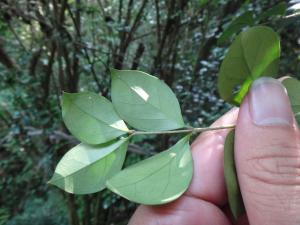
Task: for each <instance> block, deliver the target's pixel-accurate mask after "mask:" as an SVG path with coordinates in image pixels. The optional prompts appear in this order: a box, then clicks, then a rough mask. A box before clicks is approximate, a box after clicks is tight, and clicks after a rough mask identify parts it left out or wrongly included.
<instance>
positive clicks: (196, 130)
mask: <svg viewBox="0 0 300 225" xmlns="http://www.w3.org/2000/svg"><path fill="white" fill-rule="evenodd" d="M231 128H235V125H226V126H218V127H193V128H188V129H183V130H166V131H136V130H130V131H129V133H130V134H131V136H134V135H145V134H181V133H201V132H204V131H212V130H222V129H231Z"/></svg>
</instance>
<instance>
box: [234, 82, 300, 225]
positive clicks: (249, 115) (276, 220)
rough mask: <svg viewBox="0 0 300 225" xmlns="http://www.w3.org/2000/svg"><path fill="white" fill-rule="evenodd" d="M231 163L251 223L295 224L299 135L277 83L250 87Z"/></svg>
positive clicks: (299, 207) (299, 181)
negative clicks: (234, 168)
mask: <svg viewBox="0 0 300 225" xmlns="http://www.w3.org/2000/svg"><path fill="white" fill-rule="evenodd" d="M235 160H236V167H237V173H238V179H239V183H240V187H241V192H242V196H243V199H244V203H245V207H246V211H247V215H248V219H249V222H250V224H251V225H261V224H268V225H275V224H276V225H278V224H280V225H285V224H289V225H293V224H299V223H300V214H299V210H300V197H299V196H300V169H299V168H300V140H299V131H298V129H297V125H296V123H295V119H294V116H293V113H292V111H291V107H290V103H289V99H288V96H287V94H286V91H285V89H284V87H283V86H282V85H281V83H280V82H279V81H277V80H275V79H272V78H261V79H259V80H257V81H255V82H254V83H253V85H252V87H251V89H250V92H249V95H248V96H247V97H246V98H245V100H244V101H243V104H242V105H241V108H240V112H239V116H238V120H237V125H236V131H235Z"/></svg>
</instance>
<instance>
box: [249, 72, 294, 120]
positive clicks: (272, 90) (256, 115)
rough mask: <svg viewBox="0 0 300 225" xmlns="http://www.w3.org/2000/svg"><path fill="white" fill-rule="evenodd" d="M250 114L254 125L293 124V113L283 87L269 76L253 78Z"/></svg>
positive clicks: (250, 94)
mask: <svg viewBox="0 0 300 225" xmlns="http://www.w3.org/2000/svg"><path fill="white" fill-rule="evenodd" d="M249 98H250V99H249V100H250V114H251V117H252V120H253V122H254V123H255V124H256V125H262V126H278V125H287V126H292V125H293V113H292V110H291V105H290V101H289V98H288V95H287V91H286V89H285V87H284V86H283V85H282V84H281V83H280V82H279V81H278V80H275V79H273V78H270V77H262V78H260V79H258V80H255V81H254V82H253V84H252V85H251V88H250V93H249Z"/></svg>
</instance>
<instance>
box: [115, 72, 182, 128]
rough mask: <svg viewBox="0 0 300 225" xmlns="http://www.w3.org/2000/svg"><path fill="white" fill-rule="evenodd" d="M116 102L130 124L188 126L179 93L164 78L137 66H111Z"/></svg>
mask: <svg viewBox="0 0 300 225" xmlns="http://www.w3.org/2000/svg"><path fill="white" fill-rule="evenodd" d="M111 74H112V102H113V105H114V107H115V108H116V110H117V112H118V113H119V115H120V116H121V118H122V119H124V120H125V121H126V122H127V123H128V124H130V125H131V126H133V127H134V128H136V129H139V130H146V131H153V130H172V129H177V128H181V127H184V122H183V119H182V116H181V111H180V106H179V103H178V100H177V98H176V96H175V94H174V93H173V92H172V90H171V89H170V88H169V87H168V86H167V85H166V84H165V83H164V82H163V81H161V80H160V79H158V78H156V77H154V76H151V75H149V74H146V73H144V72H140V71H136V70H114V69H113V70H111Z"/></svg>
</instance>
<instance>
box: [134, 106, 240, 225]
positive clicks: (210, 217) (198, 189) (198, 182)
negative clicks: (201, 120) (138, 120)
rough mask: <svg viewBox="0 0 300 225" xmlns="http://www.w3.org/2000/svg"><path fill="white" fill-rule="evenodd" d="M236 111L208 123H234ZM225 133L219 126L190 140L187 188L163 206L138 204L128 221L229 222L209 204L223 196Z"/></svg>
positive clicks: (173, 223) (219, 224) (220, 201)
mask: <svg viewBox="0 0 300 225" xmlns="http://www.w3.org/2000/svg"><path fill="white" fill-rule="evenodd" d="M237 113H238V109H233V110H231V111H230V112H228V113H227V114H225V115H224V116H223V117H221V118H220V119H219V120H218V121H216V122H215V123H214V124H213V125H212V126H222V125H228V124H234V123H235V120H236V118H237ZM227 133H228V131H226V130H220V131H210V132H206V133H203V134H201V135H200V136H199V137H198V138H197V139H196V140H195V142H194V143H193V144H192V154H193V160H194V175H193V179H192V182H191V185H190V188H189V190H188V191H187V192H186V193H185V194H184V195H183V196H182V197H181V198H180V199H178V200H177V201H175V202H172V203H169V204H166V205H163V206H140V207H139V208H138V209H137V211H136V212H135V213H134V215H133V217H132V218H131V220H130V223H129V224H130V225H139V224H143V225H152V224H164V225H169V224H170V225H194V224H195V225H202V224H205V225H209V224H215V225H227V224H230V223H229V221H228V219H227V218H226V216H225V215H224V213H223V212H222V211H221V210H220V209H219V208H218V207H217V206H215V205H214V204H212V203H216V204H224V202H225V200H226V193H225V185H224V172H223V144H224V139H225V136H226V134H227ZM206 185H207V187H206ZM201 198H203V199H201Z"/></svg>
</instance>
